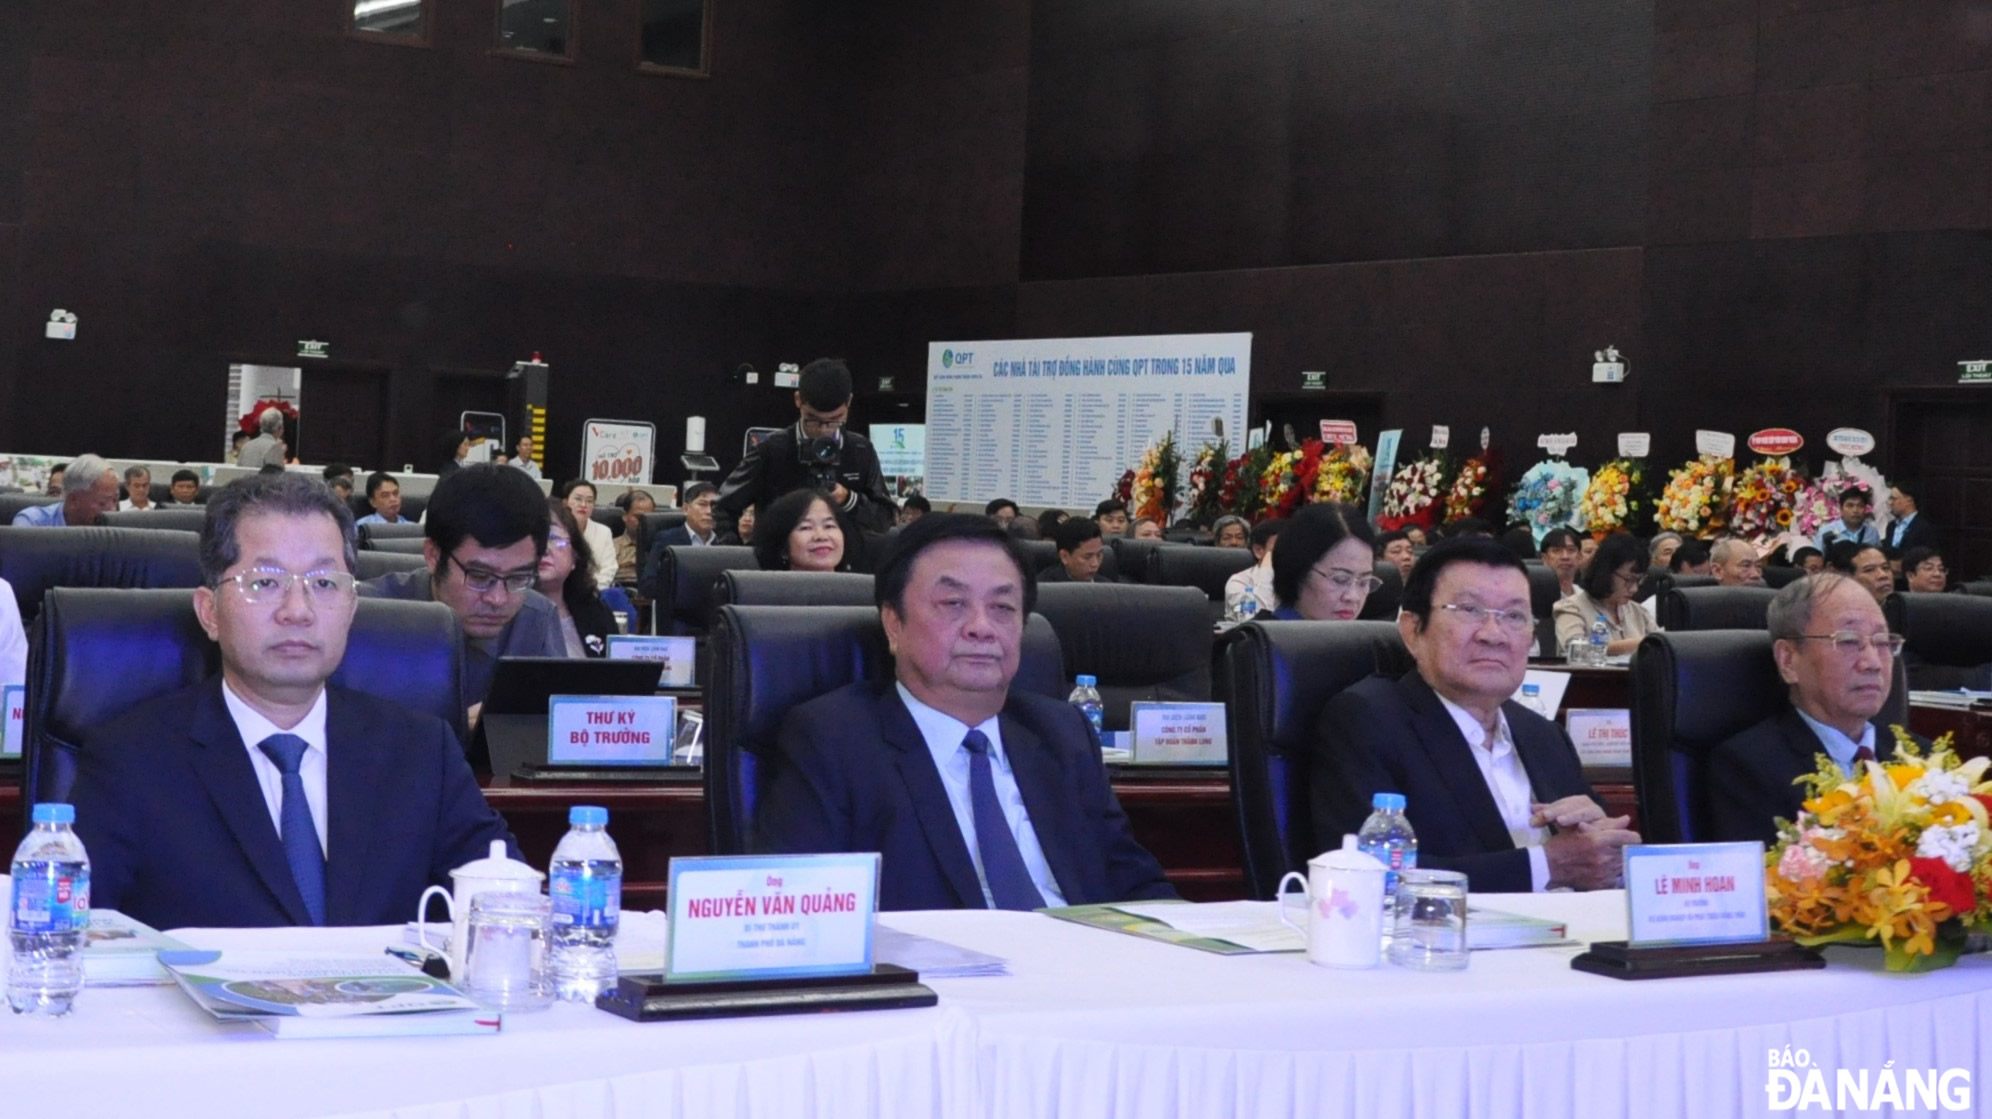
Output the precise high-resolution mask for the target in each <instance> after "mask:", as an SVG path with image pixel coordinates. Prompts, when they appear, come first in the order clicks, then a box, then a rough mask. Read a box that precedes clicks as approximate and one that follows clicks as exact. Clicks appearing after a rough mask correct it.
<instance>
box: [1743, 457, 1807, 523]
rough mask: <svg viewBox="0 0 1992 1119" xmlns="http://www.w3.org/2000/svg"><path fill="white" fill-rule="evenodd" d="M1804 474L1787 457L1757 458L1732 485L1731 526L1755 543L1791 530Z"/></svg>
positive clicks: (1803, 481) (1803, 482) (1803, 483)
mask: <svg viewBox="0 0 1992 1119" xmlns="http://www.w3.org/2000/svg"><path fill="white" fill-rule="evenodd" d="M1804 485H1805V478H1804V476H1803V475H1801V474H1799V473H1798V472H1797V471H1796V470H1793V469H1792V467H1791V460H1790V459H1789V458H1786V457H1782V456H1780V457H1777V458H1765V459H1760V460H1758V462H1757V464H1756V465H1755V466H1752V467H1751V468H1750V469H1748V470H1745V471H1744V472H1743V473H1741V474H1739V475H1737V476H1736V481H1735V483H1734V484H1733V485H1732V486H1731V487H1730V491H1729V495H1730V507H1729V530H1730V531H1731V532H1733V533H1735V534H1736V535H1738V536H1741V537H1742V538H1743V539H1745V540H1748V541H1750V542H1751V543H1753V544H1765V543H1768V542H1769V541H1771V540H1772V539H1774V538H1776V537H1779V536H1782V535H1784V534H1785V533H1787V532H1790V531H1791V528H1792V521H1793V519H1794V518H1795V516H1796V514H1795V513H1794V512H1793V510H1792V505H1793V503H1794V502H1796V501H1797V499H1798V494H1799V491H1800V490H1801V489H1802V488H1803V487H1804Z"/></svg>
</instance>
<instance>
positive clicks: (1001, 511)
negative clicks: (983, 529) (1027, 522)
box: [982, 497, 1017, 528]
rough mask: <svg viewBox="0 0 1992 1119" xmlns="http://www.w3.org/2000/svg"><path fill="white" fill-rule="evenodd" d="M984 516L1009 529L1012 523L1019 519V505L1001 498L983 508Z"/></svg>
mask: <svg viewBox="0 0 1992 1119" xmlns="http://www.w3.org/2000/svg"><path fill="white" fill-rule="evenodd" d="M982 515H983V516H985V517H988V518H989V519H990V520H992V521H995V522H996V523H997V524H999V525H1002V526H1003V527H1004V528H1009V527H1010V522H1011V521H1014V520H1016V519H1017V503H1016V502H1014V501H1011V500H1010V499H1009V498H1007V497H999V498H997V499H996V500H994V501H992V502H990V503H989V504H988V505H985V506H983V509H982Z"/></svg>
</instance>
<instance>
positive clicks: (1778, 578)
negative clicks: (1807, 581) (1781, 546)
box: [1764, 564, 1805, 590]
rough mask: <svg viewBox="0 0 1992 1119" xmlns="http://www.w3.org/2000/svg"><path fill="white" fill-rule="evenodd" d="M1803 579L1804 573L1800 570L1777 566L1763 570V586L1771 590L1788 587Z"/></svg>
mask: <svg viewBox="0 0 1992 1119" xmlns="http://www.w3.org/2000/svg"><path fill="white" fill-rule="evenodd" d="M1803 578H1805V572H1804V570H1803V569H1801V568H1796V567H1784V566H1781V565H1777V564H1772V565H1770V566H1767V567H1765V568H1764V585H1765V586H1767V587H1769V588H1771V589H1772V590H1777V589H1778V588H1779V587H1784V586H1789V585H1791V584H1793V583H1796V582H1798V581H1799V580H1800V579H1803Z"/></svg>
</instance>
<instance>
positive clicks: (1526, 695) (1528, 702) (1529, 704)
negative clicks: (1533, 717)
mask: <svg viewBox="0 0 1992 1119" xmlns="http://www.w3.org/2000/svg"><path fill="white" fill-rule="evenodd" d="M1522 706H1523V707H1526V708H1528V709H1529V710H1531V711H1533V712H1535V713H1536V714H1538V715H1541V716H1543V717H1544V718H1548V717H1549V712H1547V711H1544V710H1543V709H1542V685H1540V684H1523V685H1522Z"/></svg>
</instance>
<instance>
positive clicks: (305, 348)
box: [297, 339, 332, 358]
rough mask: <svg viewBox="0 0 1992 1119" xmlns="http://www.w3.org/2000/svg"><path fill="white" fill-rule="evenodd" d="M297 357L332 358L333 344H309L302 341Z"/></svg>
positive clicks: (298, 346)
mask: <svg viewBox="0 0 1992 1119" xmlns="http://www.w3.org/2000/svg"><path fill="white" fill-rule="evenodd" d="M297 356H299V357H317V358H327V357H331V356H332V343H330V342H307V341H304V340H302V339H300V340H299V341H298V344H297Z"/></svg>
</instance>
